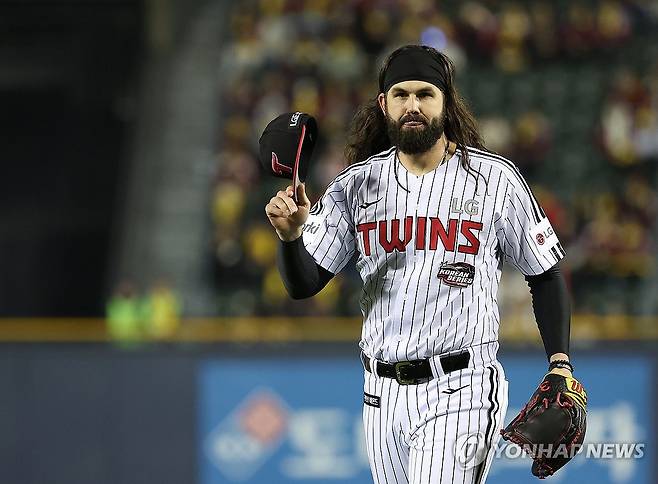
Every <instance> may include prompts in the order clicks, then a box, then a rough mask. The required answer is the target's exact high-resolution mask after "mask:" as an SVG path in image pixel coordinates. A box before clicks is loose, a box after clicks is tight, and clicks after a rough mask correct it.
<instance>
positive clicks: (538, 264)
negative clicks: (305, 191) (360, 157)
mask: <svg viewBox="0 0 658 484" xmlns="http://www.w3.org/2000/svg"><path fill="white" fill-rule="evenodd" d="M468 152H469V158H470V166H471V167H472V168H473V169H474V170H477V171H478V172H479V173H480V176H478V175H476V174H474V172H473V171H472V170H471V171H470V172H467V171H466V170H465V169H464V167H463V166H462V165H461V163H460V158H461V155H460V154H459V152H457V153H455V154H454V155H453V156H452V157H451V158H450V159H449V160H448V161H446V162H445V163H443V164H442V165H440V166H438V167H437V168H436V169H434V170H433V171H431V172H429V173H426V174H424V175H421V176H416V175H413V174H411V173H409V172H408V171H407V170H406V169H405V167H404V166H403V165H402V164H401V163H400V162H399V159H398V158H397V156H396V151H395V149H394V148H391V149H389V150H387V151H384V152H382V153H380V154H378V155H375V156H372V157H371V158H369V159H368V160H366V161H364V162H361V163H356V164H354V165H351V166H349V167H348V168H346V169H345V170H344V171H342V172H341V173H339V174H338V176H336V178H335V179H334V180H333V181H332V182H331V183H330V184H329V186H328V187H327V190H326V191H325V193H324V194H323V196H322V197H321V198H320V199H319V200H318V202H317V203H316V204H315V205H314V206H313V208H312V209H311V214H310V216H309V219H308V220H307V222H306V224H305V225H304V228H303V240H304V245H305V247H306V249H307V250H308V251H309V253H311V255H312V256H313V258H314V259H315V261H316V262H317V263H318V264H319V265H321V266H322V267H324V268H325V269H327V270H328V271H330V272H332V273H334V274H336V273H338V272H339V271H340V270H341V269H343V267H345V265H346V264H347V263H348V262H349V261H350V259H351V258H352V256H353V255H354V254H355V252H356V254H357V260H356V267H357V269H358V271H359V273H360V275H361V278H362V280H363V289H362V293H361V298H360V306H361V311H362V313H363V319H364V322H363V330H362V335H361V342H360V345H361V347H362V349H363V350H364V352H365V353H366V355H368V356H369V357H374V358H378V359H380V360H383V361H404V360H413V359H419V358H428V357H430V356H434V355H439V354H443V353H446V352H450V351H454V350H459V349H462V348H466V347H469V346H473V345H478V344H482V343H487V342H491V341H497V340H498V325H499V315H498V307H497V300H496V294H497V291H498V284H499V282H500V276H501V268H502V263H503V260H507V261H508V262H510V263H511V264H513V265H514V266H515V267H516V268H517V269H518V270H520V271H521V272H522V273H523V274H525V275H535V274H540V273H542V272H545V271H546V270H548V269H549V268H551V267H552V266H553V265H555V264H556V263H557V262H558V261H559V260H560V259H561V258H562V257H563V256H564V250H563V249H562V246H561V245H560V243H559V241H558V238H557V236H556V234H555V232H554V231H553V228H552V227H551V224H550V222H549V221H548V219H547V218H546V215H545V214H544V212H543V210H542V209H541V207H540V206H539V204H538V203H537V201H536V199H535V198H534V196H533V194H532V192H531V191H530V188H529V187H528V184H527V183H526V181H525V180H524V179H523V177H522V176H521V174H520V173H519V171H518V169H517V168H516V167H515V166H514V165H513V164H512V163H511V162H510V161H509V160H507V159H505V158H503V157H501V156H499V155H496V154H493V153H489V152H486V151H481V150H478V149H474V148H468ZM476 179H477V183H476Z"/></svg>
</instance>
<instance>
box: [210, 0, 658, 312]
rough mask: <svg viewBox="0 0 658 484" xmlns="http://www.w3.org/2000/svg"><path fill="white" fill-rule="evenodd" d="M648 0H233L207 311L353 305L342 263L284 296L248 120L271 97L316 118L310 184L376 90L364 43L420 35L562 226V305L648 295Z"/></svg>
mask: <svg viewBox="0 0 658 484" xmlns="http://www.w3.org/2000/svg"><path fill="white" fill-rule="evenodd" d="M656 3H657V2H653V1H640V0H638V1H595V0H591V1H566V0H564V1H532V2H531V1H525V2H520V1H517V2H493V1H445V2H444V1H433V0H408V1H400V2H398V1H391V0H351V1H347V0H346V1H343V2H330V1H329V0H272V1H255V0H249V1H244V2H239V3H236V5H235V7H233V10H232V11H231V13H230V17H229V20H228V25H229V33H228V35H227V38H226V39H225V41H224V44H223V45H224V51H223V52H222V56H221V67H220V69H221V78H222V84H221V85H220V86H219V89H220V93H221V98H220V99H221V105H220V106H219V107H218V108H219V111H220V113H221V131H220V132H219V133H218V143H217V146H218V150H217V175H216V178H215V180H214V192H213V197H212V206H211V209H210V212H211V217H212V224H213V227H214V232H213V233H214V239H213V248H214V250H213V252H214V262H215V264H214V267H215V271H216V281H217V291H218V299H217V301H218V307H217V313H218V314H220V315H228V316H230V315H318V314H322V315H354V314H358V311H359V309H358V307H359V306H358V298H359V295H360V279H359V278H358V275H357V274H356V272H355V271H354V270H353V269H349V270H346V271H345V273H344V274H340V275H339V276H338V277H336V278H335V279H334V280H333V281H332V282H331V283H330V285H329V286H328V287H327V288H326V289H325V290H324V291H323V292H322V293H321V294H320V295H318V296H317V297H315V298H313V299H312V300H310V301H303V302H297V301H291V300H290V299H289V298H288V297H287V294H286V292H285V289H284V288H283V285H282V283H281V280H280V277H279V275H278V272H277V269H276V264H275V254H276V247H277V239H276V235H275V234H274V232H273V230H272V228H271V227H270V225H269V223H268V221H267V218H266V217H265V214H264V209H263V208H264V206H265V204H266V203H267V202H268V201H269V198H270V197H271V196H272V195H273V194H274V193H276V191H277V190H279V189H281V188H282V187H284V186H285V182H282V180H277V179H271V178H269V177H267V176H264V175H263V174H262V173H261V172H260V170H259V165H258V162H257V159H256V153H257V146H258V138H259V136H260V133H261V132H262V129H263V128H264V127H265V125H266V124H267V123H268V122H269V121H270V120H271V119H273V118H274V117H275V116H277V115H278V114H280V113H283V112H287V111H303V112H308V113H311V114H312V115H314V116H315V117H316V118H317V119H318V122H319V126H320V130H321V132H320V134H321V138H320V141H319V146H318V147H317V148H316V153H315V155H314V161H313V169H312V172H311V174H310V180H309V181H308V183H307V192H308V193H309V194H310V197H311V201H312V202H313V201H315V199H317V198H318V196H319V195H320V194H321V193H322V191H323V190H324V187H325V186H326V184H327V183H328V182H329V181H330V180H331V179H332V178H333V177H334V176H335V174H336V173H338V172H339V171H340V170H341V169H342V168H344V165H345V162H344V158H343V148H344V145H345V134H346V133H345V132H346V126H347V125H348V124H349V121H350V119H351V117H352V115H353V113H354V111H355V108H356V106H357V105H358V104H360V103H362V102H364V101H365V100H367V99H369V98H371V97H373V96H374V95H376V93H377V89H376V73H377V71H378V68H379V66H380V64H381V61H382V60H383V58H384V57H385V56H386V55H387V54H388V53H389V52H390V51H392V50H393V49H394V48H396V47H397V46H399V45H403V44H406V43H424V44H428V45H432V46H434V47H436V48H438V49H440V50H442V51H444V52H446V53H447V54H448V55H449V56H450V57H451V58H452V59H453V61H454V62H455V64H456V66H457V72H458V74H457V83H458V87H459V89H460V91H461V92H462V93H463V95H464V97H465V98H466V99H467V101H468V102H469V104H470V105H471V108H472V109H473V111H474V112H475V114H476V116H477V117H478V119H479V121H480V127H481V130H482V133H483V136H484V138H485V141H486V143H487V146H488V148H489V149H491V150H493V151H496V152H499V153H501V154H503V155H505V156H508V157H509V158H510V159H512V160H513V161H514V162H515V163H517V165H519V167H520V168H521V171H522V172H523V173H524V175H525V176H526V177H527V178H528V180H529V181H530V183H531V185H532V186H533V190H534V191H535V193H536V195H537V196H538V198H540V200H541V202H542V204H543V206H544V208H545V209H546V212H547V213H548V216H549V218H550V219H551V220H552V222H553V225H554V226H555V227H556V230H557V231H558V233H559V235H560V237H561V239H562V241H563V245H564V246H565V248H566V250H567V253H568V259H567V263H566V266H567V267H568V278H569V283H570V285H571V288H572V291H573V294H574V309H575V311H576V312H587V313H601V314H609V313H629V314H640V313H649V314H655V313H657V312H658V308H657V307H656V306H655V304H656V303H655V302H653V303H652V300H653V299H654V298H653V297H650V293H649V292H647V291H650V290H651V289H650V288H651V287H652V284H654V285H655V280H656V272H655V251H656V230H657V224H656V216H657V213H656V209H657V196H658V194H657V192H656V179H657V170H656V161H658V122H657V116H658V62H657V61H656V59H658V22H657V19H658V7H657V6H656ZM651 281H654V282H651ZM521 289H523V291H524V297H527V290H526V289H525V288H520V286H519V285H514V284H510V288H509V289H507V290H511V291H520V290H521ZM643 291H644V292H643ZM647 296H649V297H647ZM641 297H642V298H643V299H642V300H640V298H641ZM508 299H510V298H507V297H505V296H504V295H503V297H502V300H508ZM511 299H512V300H513V299H514V298H511ZM508 306H509V307H516V305H515V304H510V305H508ZM508 309H509V308H508ZM524 310H527V306H525V309H524ZM505 311H506V308H505V304H503V312H505Z"/></svg>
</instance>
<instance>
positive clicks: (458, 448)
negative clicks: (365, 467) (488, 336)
mask: <svg viewBox="0 0 658 484" xmlns="http://www.w3.org/2000/svg"><path fill="white" fill-rule="evenodd" d="M469 351H471V350H470V349H469ZM471 354H472V355H473V353H471ZM472 361H473V358H471V362H472ZM486 363H487V364H485V365H484V366H480V365H478V364H477V360H476V364H475V365H471V366H469V367H468V368H464V369H463V370H458V371H454V372H451V373H448V374H441V375H439V376H438V377H436V378H434V379H432V380H430V381H429V382H427V383H421V384H418V385H400V384H398V383H397V381H395V380H393V379H390V378H382V377H379V376H376V375H374V374H372V373H370V372H368V371H365V372H364V373H365V385H364V392H365V394H366V395H365V398H364V401H365V404H364V407H363V422H364V426H365V436H366V447H367V451H368V460H369V461H370V469H371V471H372V475H373V479H374V482H375V483H376V484H392V483H395V484H407V483H411V484H428V483H436V484H453V483H459V484H482V483H483V482H484V481H485V479H486V476H487V474H488V472H489V468H490V466H491V462H492V460H493V456H494V451H495V445H496V443H497V442H498V440H499V438H500V433H499V431H500V428H501V427H502V425H503V420H504V418H505V412H506V410H507V380H506V379H505V373H504V371H503V368H502V366H501V365H500V363H498V361H496V360H495V359H494V360H492V361H488V362H486ZM433 372H434V373H435V374H436V373H437V370H436V369H434V371H433ZM439 372H440V373H442V371H439Z"/></svg>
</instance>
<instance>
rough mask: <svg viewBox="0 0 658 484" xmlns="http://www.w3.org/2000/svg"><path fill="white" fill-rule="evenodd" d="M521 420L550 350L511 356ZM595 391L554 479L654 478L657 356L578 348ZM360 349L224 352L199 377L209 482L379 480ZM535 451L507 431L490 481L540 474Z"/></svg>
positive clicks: (203, 466) (202, 464)
mask: <svg viewBox="0 0 658 484" xmlns="http://www.w3.org/2000/svg"><path fill="white" fill-rule="evenodd" d="M502 363H503V365H504V367H505V371H506V374H507V379H508V380H509V382H510V384H509V389H510V395H509V407H508V410H507V418H506V420H507V421H509V420H511V419H512V418H513V417H514V416H515V415H516V413H517V412H518V411H519V409H520V408H521V406H522V405H523V403H525V401H527V399H528V398H529V397H530V395H531V394H532V392H533V391H534V389H535V387H536V385H537V384H538V383H539V380H540V379H541V377H542V375H543V372H544V369H545V366H544V364H543V359H542V358H541V357H539V356H538V357H532V358H529V357H528V358H526V357H519V356H512V355H508V356H506V357H504V358H502ZM577 377H578V378H579V379H580V380H581V381H582V383H583V384H584V385H585V388H586V389H587V392H588V397H589V407H588V428H587V437H586V440H585V443H586V444H587V445H586V446H585V447H584V448H583V450H582V451H581V452H580V454H579V455H577V456H576V457H575V458H574V459H573V460H572V461H571V462H570V463H569V464H567V466H566V467H564V468H562V469H561V470H560V471H559V472H558V473H556V474H555V475H554V476H552V477H551V482H556V483H557V482H561V481H565V482H566V480H567V479H568V480H569V481H573V480H574V479H575V480H580V482H597V483H601V484H607V483H610V484H613V483H614V484H625V483H633V484H642V483H650V482H652V481H651V479H650V470H651V467H652V465H653V457H654V445H655V439H654V432H653V431H652V430H651V428H652V427H650V426H649V425H652V424H653V415H652V412H653V407H652V406H650V401H651V400H650V392H651V391H652V383H653V380H652V378H653V375H652V361H651V359H649V358H640V357H638V358H622V357H615V356H609V357H605V358H603V357H598V356H597V357H589V356H581V357H579V358H578V368H577ZM362 402H363V369H362V367H361V365H360V363H359V361H358V359H357V358H353V359H352V358H327V357H324V358H315V359H302V358H299V359H296V358H290V359H285V358H271V359H261V360H257V361H254V360H250V361H245V360H238V359H214V360H209V361H207V362H205V363H204V364H202V365H201V366H200V370H199V380H198V435H199V444H198V445H199V447H198V455H199V481H198V482H199V484H225V483H227V484H228V483H248V484H250V483H267V484H279V483H281V484H284V483H285V484H289V483H317V484H322V483H339V482H340V483H355V484H356V483H359V484H361V483H365V482H372V478H371V475H370V469H369V466H368V459H367V455H366V451H365V446H364V438H363V423H362ZM530 465H531V460H530V459H529V458H527V457H525V456H524V455H523V454H522V453H521V452H520V449H519V448H518V447H516V446H515V445H513V444H507V443H505V442H504V441H502V440H501V441H500V443H499V445H498V447H497V449H496V456H495V459H494V462H493V465H492V468H491V472H490V474H489V478H488V479H487V483H488V484H503V483H509V482H514V483H519V484H523V483H533V484H534V483H535V482H537V479H536V478H535V477H534V476H532V475H531V473H530Z"/></svg>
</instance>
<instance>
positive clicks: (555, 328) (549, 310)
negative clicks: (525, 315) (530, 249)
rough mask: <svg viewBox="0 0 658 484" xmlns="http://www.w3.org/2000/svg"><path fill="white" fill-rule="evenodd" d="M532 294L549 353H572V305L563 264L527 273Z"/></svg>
mask: <svg viewBox="0 0 658 484" xmlns="http://www.w3.org/2000/svg"><path fill="white" fill-rule="evenodd" d="M525 280H526V281H527V282H528V286H530V294H532V307H533V309H534V313H535V319H536V320H537V326H539V333H540V334H541V338H542V341H543V342H544V349H545V350H546V356H548V357H549V358H550V356H551V355H553V354H555V353H565V354H567V355H568V354H569V330H570V327H571V307H570V302H569V293H568V292H567V285H566V283H565V281H564V276H563V275H562V273H561V272H560V267H559V266H558V265H557V264H555V265H554V266H553V267H551V268H550V269H549V270H547V271H546V272H544V273H542V274H539V275H536V276H526V277H525Z"/></svg>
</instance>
